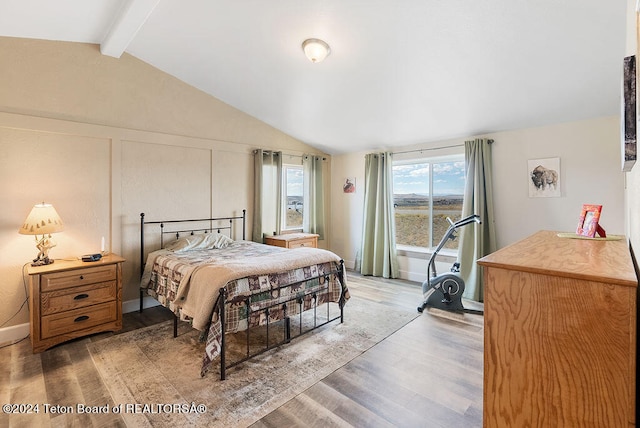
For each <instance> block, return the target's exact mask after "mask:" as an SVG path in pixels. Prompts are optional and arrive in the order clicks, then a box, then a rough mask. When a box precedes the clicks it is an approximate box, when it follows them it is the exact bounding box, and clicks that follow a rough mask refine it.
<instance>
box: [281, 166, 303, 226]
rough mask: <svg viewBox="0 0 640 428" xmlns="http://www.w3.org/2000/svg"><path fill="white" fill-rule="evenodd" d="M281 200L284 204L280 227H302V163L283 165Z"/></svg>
mask: <svg viewBox="0 0 640 428" xmlns="http://www.w3.org/2000/svg"><path fill="white" fill-rule="evenodd" d="M282 168H283V174H282V178H283V180H284V185H283V189H284V195H283V196H284V197H283V202H284V203H285V204H286V206H285V207H284V210H283V212H284V213H285V215H283V216H282V217H283V218H282V223H283V225H282V229H283V230H286V229H302V215H303V213H304V199H303V176H304V174H303V171H302V165H283V167H282Z"/></svg>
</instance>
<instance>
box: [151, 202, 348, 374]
mask: <svg viewBox="0 0 640 428" xmlns="http://www.w3.org/2000/svg"><path fill="white" fill-rule="evenodd" d="M239 220H242V239H243V240H244V239H245V238H246V210H242V216H234V217H218V218H205V219H186V220H163V221H145V214H144V213H140V276H141V277H142V273H143V272H144V265H145V247H144V235H145V225H159V226H160V232H159V233H160V248H164V243H165V239H164V237H165V235H172V236H175V238H176V239H178V238H179V237H180V235H181V234H191V235H193V234H195V233H196V232H201V233H213V231H216V232H218V233H221V232H222V231H227V233H228V234H229V237H233V236H234V235H233V231H234V223H235V222H237V221H239ZM227 221H228V224H221V222H227ZM205 222H209V226H208V227H202V226H199V227H198V228H194V229H191V228H186V229H180V228H183V227H185V226H183V225H185V224H190V223H191V224H192V223H205ZM169 224H178V225H179V226H178V229H176V230H165V225H169ZM236 227H237V225H236ZM331 275H337V277H338V281H339V282H340V285H341V286H344V261H343V260H340V262H339V263H338V265H337V267H336V268H335V269H332V270H331V271H330V272H328V273H325V274H322V275H318V276H314V277H312V278H307V279H305V280H301V281H295V282H292V283H289V284H285V285H282V286H279V287H276V288H273V290H272V291H278V295H279V294H280V293H279V292H280V290H282V289H286V288H289V287H293V286H297V285H300V284H303V283H306V282H309V281H314V280H318V281H319V282H320V280H321V279H324V284H325V286H324V288H323V289H321V290H320V291H319V290H317V289H316V290H315V291H314V290H312V291H308V290H305V291H302V292H299V293H296V294H295V295H294V296H291V298H289V299H287V300H284V301H283V300H279V301H278V302H277V303H273V304H270V305H268V306H266V307H263V308H262V309H261V310H260V311H261V312H264V313H265V315H266V320H267V323H266V344H265V346H264V347H261V348H259V349H258V350H256V351H254V352H251V350H250V334H251V332H250V331H251V328H250V327H247V329H246V353H245V356H244V357H243V358H241V359H240V360H237V361H234V362H232V363H230V364H229V365H227V364H226V351H227V347H226V345H227V344H226V339H225V336H226V334H225V333H226V331H225V328H226V320H225V310H226V306H227V305H228V304H230V303H231V301H228V300H227V290H226V287H222V288H221V289H220V294H219V296H218V298H217V300H216V302H215V304H214V306H213V308H212V312H211V316H213V311H215V310H217V311H218V314H219V317H220V325H221V328H222V339H221V349H220V379H221V380H225V379H226V370H227V369H230V368H232V367H235V366H237V365H239V364H241V363H243V362H245V361H247V360H249V359H251V358H253V357H255V356H257V355H260V354H262V353H264V352H267V351H269V350H271V349H273V348H276V347H278V346H281V345H283V344H285V343H289V342H290V341H291V340H292V339H295V338H297V337H300V336H302V335H304V334H306V333H309V332H311V331H313V330H315V329H317V328H319V327H322V326H324V325H326V324H329V323H331V322H333V321H336V320H338V319H339V320H340V323H342V322H344V304H345V299H344V293H342V294H341V296H340V299H339V301H338V302H337V304H338V306H339V309H340V313H339V315H336V316H333V317H332V316H331V315H330V307H329V303H331V302H326V303H327V305H326V306H327V316H326V319H325V318H323V320H322V321H321V322H318V305H317V296H318V294H319V293H321V292H322V291H325V292H327V291H328V289H329V283H330V277H331ZM145 290H146V289H145V288H142V287H141V288H140V312H142V311H143V298H144V295H145V294H146V292H145ZM253 296H254V295H253V294H252V295H248V296H246V298H245V299H244V303H245V305H246V308H247V320H249V319H250V316H251V313H252V310H251V298H252V297H253ZM309 296H310V298H311V299H312V301H313V306H312V308H310V309H308V310H311V309H313V327H312V328H308V329H303V320H302V318H303V317H302V314H303V312H305V311H303V305H304V300H305V298H308V297H309ZM293 301H295V302H296V303H297V304H298V305H300V306H299V316H300V325H299V329H298V331H297V333H293V334H292V329H291V318H290V317H289V315H288V314H287V304H288V303H291V302H293ZM277 307H282V309H283V313H284V315H283V318H282V319H281V320H278V321H275V322H279V321H283V322H284V326H283V329H284V335H283V338H282V340H279V341H277V342H275V343H270V338H269V326H270V319H271V318H270V316H269V313H270V311H271V310H272V309H274V308H277ZM178 320H179V318H178V316H177V315H176V314H175V313H174V314H173V337H177V336H178ZM272 323H273V322H272ZM207 330H208V329H207ZM202 375H204V373H202Z"/></svg>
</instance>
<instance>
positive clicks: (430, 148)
mask: <svg viewBox="0 0 640 428" xmlns="http://www.w3.org/2000/svg"><path fill="white" fill-rule="evenodd" d="M488 142H489V144H493V140H488ZM462 146H464V143H462V144H453V145H451V146H442V147H429V148H426V149H415V150H406V151H404V152H391V154H392V155H402V154H405V153H417V152H426V151H430V150H440V149H450V148H453V147H462Z"/></svg>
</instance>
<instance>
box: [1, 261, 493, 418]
mask: <svg viewBox="0 0 640 428" xmlns="http://www.w3.org/2000/svg"><path fill="white" fill-rule="evenodd" d="M349 276H351V277H353V278H354V279H357V280H355V281H352V282H350V283H349V288H350V292H351V294H352V295H357V296H358V297H362V298H366V299H370V300H374V301H377V302H382V303H384V304H387V305H390V306H400V307H405V308H407V309H410V310H415V309H416V307H417V305H418V303H419V302H420V297H421V289H420V286H419V284H416V283H412V282H408V281H402V280H385V279H380V278H372V277H361V276H359V275H357V274H353V273H349ZM444 315H445V316H437V315H434V314H431V313H426V312H425V313H424V314H422V315H420V316H419V317H418V318H416V319H415V320H413V321H412V322H410V323H409V324H407V325H406V326H404V327H403V328H401V329H400V330H398V331H396V332H395V333H394V334H392V335H391V336H389V337H388V338H387V339H385V340H384V341H382V342H380V343H379V344H377V345H375V346H374V347H373V348H371V349H370V350H368V351H367V352H365V353H364V354H362V355H360V356H359V357H357V358H355V359H353V360H352V361H351V362H349V363H348V364H346V365H344V366H343V367H341V368H340V369H338V370H336V371H335V372H334V373H332V374H330V375H329V376H327V377H326V378H324V379H323V380H321V381H320V382H318V383H316V384H315V385H313V386H312V387H310V388H309V389H307V390H306V391H304V392H303V393H301V394H299V395H298V396H296V397H295V398H293V399H292V400H290V401H289V402H287V403H285V404H284V405H283V406H281V407H280V408H278V409H276V410H275V411H273V412H271V413H270V414H269V415H267V416H265V417H264V418H262V419H261V420H260V421H258V422H256V423H255V424H253V425H252V427H253V428H263V427H278V428H283V427H331V426H335V427H348V426H353V427H480V426H482V369H483V360H482V358H483V355H482V354H483V329H482V317H481V316H479V315H464V316H462V315H458V314H451V316H448V315H449V314H444ZM170 318H171V313H169V312H168V311H167V310H165V309H164V308H162V307H156V308H150V309H145V311H144V312H143V313H142V314H140V313H138V312H133V313H128V314H125V315H124V317H123V326H124V327H123V330H122V331H120V332H118V333H116V334H121V333H123V332H127V331H131V330H134V329H137V328H141V327H145V326H149V325H153V324H156V323H159V322H163V321H165V320H167V319H170ZM112 334H114V333H101V334H96V335H93V336H91V337H89V338H84V339H78V340H75V341H72V342H68V343H65V344H62V345H58V346H56V347H54V348H51V349H49V350H48V351H45V352H43V353H40V354H35V355H34V354H32V352H31V344H30V342H29V340H28V339H27V340H24V341H22V342H20V343H17V344H15V345H11V346H8V347H4V348H1V349H0V404H5V403H60V402H63V403H69V402H74V403H75V402H77V403H86V404H87V405H104V404H105V403H107V402H111V403H113V399H112V398H111V397H110V395H109V391H108V390H107V389H106V387H105V386H104V384H103V383H102V380H101V378H100V375H99V373H98V371H97V370H96V368H95V366H94V365H93V362H92V359H91V356H90V355H89V351H88V350H87V348H86V343H87V341H95V340H101V339H104V338H105V337H109V336H110V335H112ZM40 410H41V411H40V413H38V414H29V415H27V414H25V415H15V414H14V415H11V416H10V417H9V415H8V414H5V413H3V412H0V427H5V426H6V427H23V426H24V427H33V426H42V427H49V426H50V427H71V426H78V427H91V426H95V427H119V426H125V424H124V421H123V420H122V418H120V417H119V416H118V415H113V414H106V415H95V414H92V415H88V414H84V415H80V414H64V413H63V414H59V413H52V412H48V413H46V414H45V413H44V412H43V411H42V407H41V408H40ZM50 410H52V409H50ZM53 410H55V409H53Z"/></svg>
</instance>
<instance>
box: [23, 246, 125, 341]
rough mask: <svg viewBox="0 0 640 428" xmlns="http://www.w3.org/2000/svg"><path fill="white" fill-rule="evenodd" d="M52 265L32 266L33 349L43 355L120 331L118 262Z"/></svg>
mask: <svg viewBox="0 0 640 428" xmlns="http://www.w3.org/2000/svg"><path fill="white" fill-rule="evenodd" d="M123 262H124V259H123V258H122V257H120V256H117V255H115V254H110V255H107V256H104V257H102V258H101V259H100V260H99V261H97V262H83V261H80V260H56V261H55V262H54V263H52V264H50V265H46V266H30V267H29V268H28V271H27V273H28V274H29V304H30V307H31V308H30V309H31V311H30V312H31V346H32V348H33V353H34V354H35V353H37V352H42V351H44V350H45V349H48V348H50V347H52V346H54V345H57V344H59V343H62V342H65V341H67V340H70V339H75V338H78V337H82V336H86V335H88V334H93V333H99V332H103V331H117V330H120V329H121V328H122V263H123Z"/></svg>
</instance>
